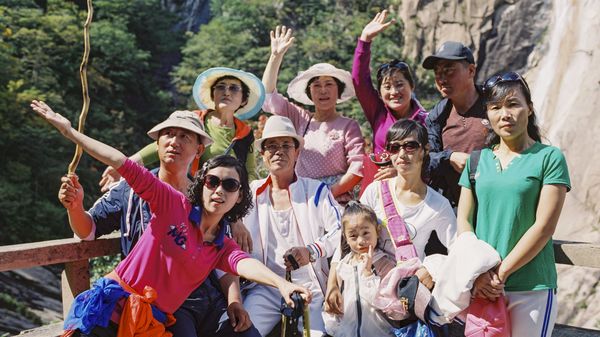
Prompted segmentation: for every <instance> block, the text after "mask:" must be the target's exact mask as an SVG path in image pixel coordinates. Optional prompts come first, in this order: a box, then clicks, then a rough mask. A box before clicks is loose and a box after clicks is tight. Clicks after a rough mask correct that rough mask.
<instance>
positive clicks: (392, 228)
mask: <svg viewBox="0 0 600 337" xmlns="http://www.w3.org/2000/svg"><path fill="white" fill-rule="evenodd" d="M380 186H381V201H382V202H383V210H384V212H385V216H386V218H387V230H388V232H389V234H390V238H391V240H392V242H393V243H394V247H396V261H406V260H408V259H411V258H413V257H418V255H417V250H416V249H415V245H413V243H412V241H410V234H409V233H408V230H407V228H406V222H404V219H402V217H401V216H400V214H398V210H397V209H396V205H395V204H394V199H393V198H392V192H391V191H390V186H389V183H388V181H387V180H383V181H381V185H380Z"/></svg>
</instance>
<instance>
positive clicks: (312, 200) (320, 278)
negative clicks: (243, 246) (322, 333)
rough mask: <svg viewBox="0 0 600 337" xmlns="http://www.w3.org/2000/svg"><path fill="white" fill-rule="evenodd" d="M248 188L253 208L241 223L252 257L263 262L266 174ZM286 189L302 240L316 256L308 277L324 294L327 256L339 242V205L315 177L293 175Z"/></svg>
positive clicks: (265, 234)
mask: <svg viewBox="0 0 600 337" xmlns="http://www.w3.org/2000/svg"><path fill="white" fill-rule="evenodd" d="M250 188H251V190H252V196H253V201H254V207H253V208H252V209H251V210H250V213H249V214H248V215H247V216H246V217H245V218H244V224H245V225H246V227H247V228H248V230H249V231H250V234H251V235H252V242H253V247H252V257H254V258H256V259H258V260H259V261H262V262H263V263H265V264H266V262H267V254H266V252H265V247H268V244H267V243H268V242H269V237H268V234H269V231H268V228H266V226H267V221H264V219H268V218H269V189H270V188H271V178H270V176H269V177H267V178H266V179H261V180H255V181H253V182H252V183H251V184H250ZM288 191H289V196H290V201H291V204H292V211H293V214H294V216H295V218H296V220H297V222H298V227H299V230H300V236H301V238H302V241H303V242H304V244H305V245H311V246H312V247H313V249H314V250H315V251H316V252H317V255H318V258H317V259H316V261H315V262H314V263H312V264H311V267H312V268H310V278H311V280H312V281H313V282H317V283H318V284H319V286H320V287H321V290H322V292H323V294H325V289H326V286H327V275H328V274H329V266H328V263H327V258H328V257H331V256H332V255H333V252H334V251H335V249H336V248H337V247H338V245H339V243H340V235H341V212H340V206H339V204H338V203H337V202H336V201H335V199H334V198H333V195H331V192H330V191H329V188H328V187H327V185H325V184H324V183H321V182H320V181H318V180H314V179H310V178H304V177H297V179H296V181H295V182H293V183H292V184H291V185H290V186H289V188H288Z"/></svg>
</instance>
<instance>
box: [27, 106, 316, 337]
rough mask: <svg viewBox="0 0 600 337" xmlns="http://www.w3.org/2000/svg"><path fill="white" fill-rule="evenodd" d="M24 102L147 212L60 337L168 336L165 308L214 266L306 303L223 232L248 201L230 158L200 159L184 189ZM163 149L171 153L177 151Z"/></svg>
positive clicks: (163, 137)
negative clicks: (143, 226)
mask: <svg viewBox="0 0 600 337" xmlns="http://www.w3.org/2000/svg"><path fill="white" fill-rule="evenodd" d="M31 107H32V108H33V110H34V111H36V112H37V113H38V114H39V115H40V116H41V117H43V118H44V119H46V121H48V122H49V123H50V124H52V125H53V126H54V127H55V128H56V129H58V130H59V131H60V132H61V133H62V134H63V136H65V138H68V139H69V140H71V141H72V142H74V143H76V144H78V145H80V146H81V147H82V148H83V150H84V151H86V152H87V153H89V154H90V155H91V156H92V157H94V158H96V159H98V160H100V161H101V162H103V163H104V164H106V165H110V166H112V167H114V168H116V169H117V170H118V171H119V173H120V174H121V175H123V177H124V178H125V180H126V181H127V183H128V184H129V185H130V186H131V187H132V189H133V190H134V191H135V192H136V193H137V194H138V195H140V197H141V198H142V199H144V200H145V201H146V202H148V204H149V205H150V208H151V209H152V211H153V213H154V216H153V217H152V219H151V220H150V223H149V225H148V229H147V230H146V231H145V232H144V234H142V236H141V237H140V239H139V241H138V243H137V245H136V247H135V249H133V251H132V252H131V253H130V254H129V255H127V257H126V258H125V259H124V260H123V261H121V263H119V265H118V266H117V267H116V268H115V270H113V271H112V272H110V273H109V274H108V275H106V276H105V277H103V278H100V279H99V280H98V281H97V282H96V283H95V284H94V285H93V287H92V289H90V290H88V291H86V292H84V293H82V294H80V295H79V296H77V298H76V299H75V301H74V304H73V306H72V307H71V310H70V312H69V315H68V317H67V318H66V319H65V330H66V331H65V334H64V336H116V335H119V336H124V335H128V336H129V335H131V336H133V335H146V336H170V333H168V332H165V326H166V325H170V324H172V323H173V317H172V313H173V312H174V311H175V310H176V309H177V308H178V307H179V306H180V305H181V304H182V303H183V301H184V300H185V299H186V298H187V296H188V295H189V294H190V292H191V291H192V290H194V289H195V288H196V287H197V286H198V285H200V284H201V283H202V282H203V281H204V280H205V278H206V277H207V275H208V273H210V272H211V271H212V270H213V269H215V268H219V269H221V270H224V271H226V272H228V273H232V274H239V275H241V276H243V277H245V278H247V279H250V280H254V281H257V282H260V283H264V284H268V285H271V286H274V287H277V288H278V289H279V291H280V293H281V294H282V296H283V297H284V299H285V301H286V302H287V303H288V304H289V305H293V303H292V301H291V300H290V294H291V293H292V292H296V291H297V292H300V293H302V294H303V295H304V296H305V297H306V298H307V300H308V301H310V293H309V292H308V291H307V290H306V289H305V288H303V287H300V286H296V285H294V284H292V283H289V282H287V281H285V280H284V279H282V278H281V277H279V276H277V275H276V274H274V273H273V272H272V271H270V270H269V269H268V268H266V267H265V266H264V265H263V264H261V263H260V262H258V261H257V260H254V259H251V258H249V256H248V254H246V253H245V252H243V251H242V250H241V249H240V248H239V246H238V245H237V244H236V243H235V242H234V241H233V240H231V239H229V238H227V237H225V236H224V229H225V224H224V222H225V221H235V220H237V219H239V218H240V217H242V216H243V215H245V214H246V213H247V212H248V209H249V208H250V207H252V205H251V195H250V188H249V185H248V175H247V173H246V170H245V169H244V167H243V166H242V164H241V163H240V162H239V161H238V160H237V159H235V158H233V157H231V156H217V157H215V158H212V159H211V160H209V161H208V162H206V163H205V164H204V165H203V166H202V168H201V170H200V171H199V173H198V174H197V175H196V176H195V177H194V182H193V183H192V185H191V186H190V188H189V190H188V193H187V195H184V194H183V193H181V192H179V191H177V190H175V189H174V188H172V187H171V186H170V185H168V184H166V183H164V182H162V181H160V180H158V178H156V177H155V176H154V175H153V174H152V173H150V172H149V171H147V170H146V169H144V168H143V167H141V166H140V165H138V164H136V163H134V162H132V161H131V160H129V159H128V158H127V157H126V156H125V155H124V154H122V153H121V152H119V151H118V150H116V149H114V148H112V147H110V146H108V145H106V144H103V143H101V142H99V141H97V140H95V139H92V138H90V137H88V136H86V135H83V134H81V133H79V132H78V131H77V130H75V129H73V128H72V127H71V123H70V122H69V120H67V119H66V118H64V117H63V116H61V115H59V114H57V113H55V112H53V111H52V109H50V107H49V106H48V105H46V104H45V103H44V102H40V101H33V102H32V103H31ZM171 129H177V127H175V128H171ZM154 131H155V130H151V132H154ZM190 131H192V132H195V133H197V134H199V135H200V133H199V132H198V131H195V130H190ZM171 136H172V135H171V133H170V132H165V133H159V137H158V145H159V146H165V145H166V144H165V145H163V143H164V142H171V141H172V140H170V137H171ZM188 141H198V140H194V139H193V137H192V138H190V139H188ZM170 153H171V155H172V156H177V155H178V154H177V151H176V149H172V151H171V152H170Z"/></svg>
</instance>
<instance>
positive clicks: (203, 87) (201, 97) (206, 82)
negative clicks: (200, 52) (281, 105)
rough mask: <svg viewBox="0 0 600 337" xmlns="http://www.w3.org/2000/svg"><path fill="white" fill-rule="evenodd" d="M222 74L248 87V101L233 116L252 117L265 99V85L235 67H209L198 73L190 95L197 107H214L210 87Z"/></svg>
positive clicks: (240, 117)
mask: <svg viewBox="0 0 600 337" xmlns="http://www.w3.org/2000/svg"><path fill="white" fill-rule="evenodd" d="M223 76H233V77H235V78H237V79H239V80H240V81H242V82H243V83H244V84H245V85H247V86H248V88H249V89H250V93H249V95H248V102H247V103H246V105H244V106H243V107H241V108H239V109H238V110H237V111H236V112H235V116H236V117H237V118H239V119H242V120H244V119H249V118H252V117H254V115H256V114H257V113H258V111H260V109H261V107H262V104H263V102H264V100H265V87H264V86H263V84H262V82H261V81H260V79H258V77H256V76H254V74H251V73H248V72H245V71H242V70H237V69H231V68H225V67H216V68H210V69H208V70H206V71H204V72H203V73H201V74H200V75H198V77H197V78H196V82H195V83H194V88H193V89H192V96H193V97H194V101H196V104H197V105H198V107H199V108H200V109H214V108H215V102H214V101H213V100H212V98H211V97H210V96H211V95H210V94H211V92H210V87H211V86H212V85H213V84H214V83H215V81H216V80H217V79H218V78H220V77H223Z"/></svg>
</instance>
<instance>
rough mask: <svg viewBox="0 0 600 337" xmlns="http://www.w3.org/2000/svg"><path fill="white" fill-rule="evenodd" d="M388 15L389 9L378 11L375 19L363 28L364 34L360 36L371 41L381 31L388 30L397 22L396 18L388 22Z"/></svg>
mask: <svg viewBox="0 0 600 337" xmlns="http://www.w3.org/2000/svg"><path fill="white" fill-rule="evenodd" d="M387 15H388V11H387V10H383V11H381V12H379V13H377V14H376V15H375V17H374V18H373V20H371V22H369V23H367V25H366V26H365V28H363V31H362V34H361V36H360V37H361V39H362V40H365V41H367V42H369V41H371V40H372V39H374V38H375V36H377V35H378V34H379V33H381V32H382V31H384V30H386V29H387V28H388V27H389V26H390V25H391V24H393V23H394V22H396V20H395V19H391V20H390V21H388V22H386V19H387Z"/></svg>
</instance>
